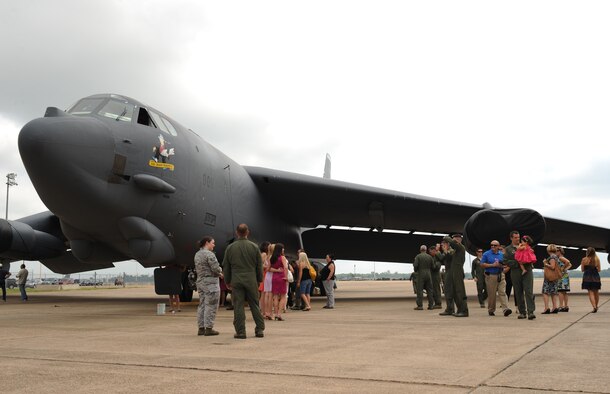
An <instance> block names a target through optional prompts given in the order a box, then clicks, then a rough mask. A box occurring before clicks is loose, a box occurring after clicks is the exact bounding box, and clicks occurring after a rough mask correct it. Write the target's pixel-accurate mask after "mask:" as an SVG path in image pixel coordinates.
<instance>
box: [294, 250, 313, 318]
mask: <svg viewBox="0 0 610 394" xmlns="http://www.w3.org/2000/svg"><path fill="white" fill-rule="evenodd" d="M298 265H299V280H298V281H297V287H299V289H300V290H301V299H302V300H303V303H304V304H305V308H304V309H303V310H304V311H310V310H311V295H310V293H311V286H312V285H313V282H312V280H311V276H310V275H309V269H310V268H311V263H310V262H309V259H308V258H307V254H306V253H305V252H301V253H299V261H298Z"/></svg>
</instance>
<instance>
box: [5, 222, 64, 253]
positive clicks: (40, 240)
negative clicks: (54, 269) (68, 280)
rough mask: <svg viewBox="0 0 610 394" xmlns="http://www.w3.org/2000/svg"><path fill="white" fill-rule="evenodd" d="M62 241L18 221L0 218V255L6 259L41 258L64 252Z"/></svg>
mask: <svg viewBox="0 0 610 394" xmlns="http://www.w3.org/2000/svg"><path fill="white" fill-rule="evenodd" d="M65 251H66V246H65V245H64V243H63V241H62V240H61V239H59V238H57V237H56V236H54V235H51V234H49V233H46V232H44V231H39V230H35V229H34V228H32V226H30V225H29V224H26V223H23V222H20V221H7V220H3V219H0V257H2V258H5V259H8V260H13V261H14V260H43V259H50V258H54V257H58V256H60V255H61V254H63V253H65Z"/></svg>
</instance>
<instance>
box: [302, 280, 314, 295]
mask: <svg viewBox="0 0 610 394" xmlns="http://www.w3.org/2000/svg"><path fill="white" fill-rule="evenodd" d="M312 285H313V282H312V281H311V279H305V280H304V281H302V282H301V294H309V293H310V292H311V286H312Z"/></svg>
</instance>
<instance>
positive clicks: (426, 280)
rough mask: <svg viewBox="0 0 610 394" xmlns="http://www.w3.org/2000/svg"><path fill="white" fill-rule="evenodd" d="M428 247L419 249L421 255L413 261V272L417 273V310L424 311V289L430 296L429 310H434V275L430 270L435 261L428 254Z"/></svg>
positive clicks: (423, 246) (424, 246)
mask: <svg viewBox="0 0 610 394" xmlns="http://www.w3.org/2000/svg"><path fill="white" fill-rule="evenodd" d="M427 250H428V247H427V246H426V245H422V246H420V247H419V254H418V255H417V256H415V260H414V261H413V271H415V272H417V299H416V302H417V306H416V307H415V310H418V311H421V310H423V309H424V308H423V298H424V289H426V293H427V296H428V309H434V298H433V297H432V273H431V272H430V270H431V269H432V266H433V265H434V259H433V258H432V256H430V255H429V254H428V253H427Z"/></svg>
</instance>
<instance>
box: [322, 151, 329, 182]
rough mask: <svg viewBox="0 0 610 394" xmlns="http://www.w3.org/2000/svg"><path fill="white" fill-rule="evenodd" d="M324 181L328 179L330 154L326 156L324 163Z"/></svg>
mask: <svg viewBox="0 0 610 394" xmlns="http://www.w3.org/2000/svg"><path fill="white" fill-rule="evenodd" d="M323 178H324V179H330V154H328V153H327V154H326V160H325V161H324V175H323Z"/></svg>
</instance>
